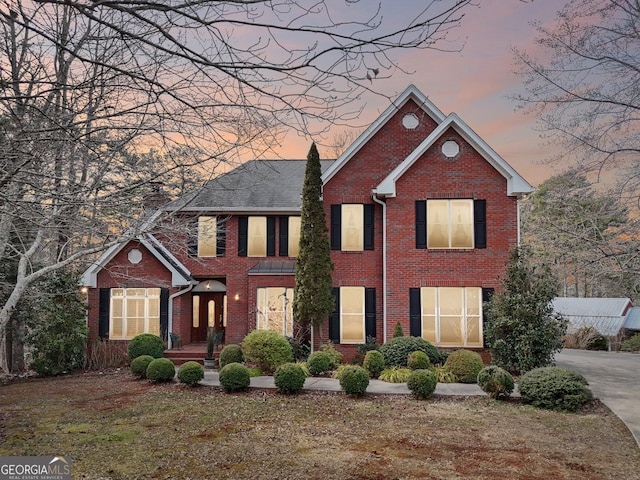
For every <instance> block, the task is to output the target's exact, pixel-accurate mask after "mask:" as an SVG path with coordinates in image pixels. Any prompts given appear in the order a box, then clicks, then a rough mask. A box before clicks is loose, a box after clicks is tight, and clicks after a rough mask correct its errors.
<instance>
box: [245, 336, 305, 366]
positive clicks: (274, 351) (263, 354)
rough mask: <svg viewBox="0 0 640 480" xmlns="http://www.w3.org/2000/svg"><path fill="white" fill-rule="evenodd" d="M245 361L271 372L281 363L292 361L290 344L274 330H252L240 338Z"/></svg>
mask: <svg viewBox="0 0 640 480" xmlns="http://www.w3.org/2000/svg"><path fill="white" fill-rule="evenodd" d="M242 353H243V354H244V359H245V361H247V362H249V363H253V364H255V365H256V367H258V368H259V369H260V370H261V371H262V372H263V373H265V374H271V373H273V372H274V371H275V369H276V368H277V367H279V366H280V365H282V364H283V363H288V362H291V361H293V350H292V349H291V344H290V343H289V341H288V340H287V339H286V338H285V336H284V335H281V334H279V333H278V332H276V331H275V330H254V331H252V332H251V333H249V335H247V336H246V337H244V340H242Z"/></svg>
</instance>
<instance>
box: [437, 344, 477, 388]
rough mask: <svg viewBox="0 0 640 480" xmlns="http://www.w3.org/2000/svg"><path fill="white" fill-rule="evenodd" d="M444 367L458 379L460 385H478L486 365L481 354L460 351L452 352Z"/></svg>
mask: <svg viewBox="0 0 640 480" xmlns="http://www.w3.org/2000/svg"><path fill="white" fill-rule="evenodd" d="M444 366H445V367H446V368H447V370H449V371H450V372H451V373H453V374H454V375H455V376H456V377H457V378H458V381H459V382H460V383H476V382H477V381H478V373H479V372H480V370H482V369H483V368H484V363H482V357H481V356H480V354H479V353H477V352H473V351H471V350H465V349H460V350H456V351H454V352H451V354H450V355H449V357H448V358H447V361H446V362H445V364H444Z"/></svg>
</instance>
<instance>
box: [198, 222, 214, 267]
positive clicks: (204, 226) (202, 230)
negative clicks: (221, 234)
mask: <svg viewBox="0 0 640 480" xmlns="http://www.w3.org/2000/svg"><path fill="white" fill-rule="evenodd" d="M217 223H218V218H217V217H205V216H201V217H198V256H199V257H215V256H217V253H218V252H217V233H218V230H217Z"/></svg>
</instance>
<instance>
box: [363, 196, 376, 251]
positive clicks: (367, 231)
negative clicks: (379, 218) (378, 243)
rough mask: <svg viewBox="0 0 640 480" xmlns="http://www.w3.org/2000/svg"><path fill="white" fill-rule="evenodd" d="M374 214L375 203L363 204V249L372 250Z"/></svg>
mask: <svg viewBox="0 0 640 480" xmlns="http://www.w3.org/2000/svg"><path fill="white" fill-rule="evenodd" d="M374 214H375V205H373V204H372V203H369V204H365V205H364V249H365V250H373V246H374Z"/></svg>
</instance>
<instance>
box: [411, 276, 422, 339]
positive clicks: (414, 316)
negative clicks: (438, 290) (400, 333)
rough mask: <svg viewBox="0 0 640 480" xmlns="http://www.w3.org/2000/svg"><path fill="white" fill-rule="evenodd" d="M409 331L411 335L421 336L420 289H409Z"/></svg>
mask: <svg viewBox="0 0 640 480" xmlns="http://www.w3.org/2000/svg"><path fill="white" fill-rule="evenodd" d="M409 331H410V335H411V336H412V337H422V308H421V305H420V289H419V288H410V289H409Z"/></svg>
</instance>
